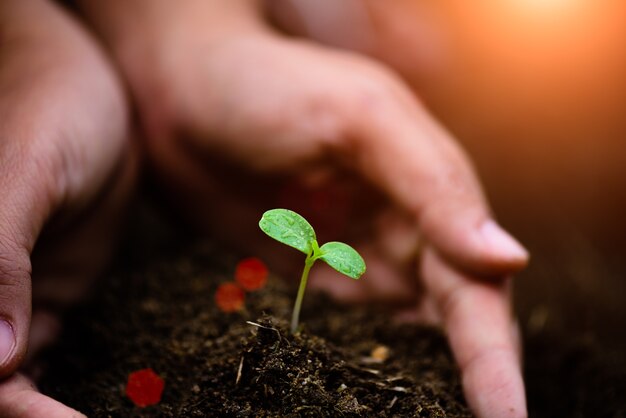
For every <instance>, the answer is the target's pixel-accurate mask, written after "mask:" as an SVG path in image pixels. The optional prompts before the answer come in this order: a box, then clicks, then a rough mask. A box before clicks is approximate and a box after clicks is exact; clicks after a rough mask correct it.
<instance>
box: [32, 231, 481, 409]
mask: <svg viewBox="0 0 626 418" xmlns="http://www.w3.org/2000/svg"><path fill="white" fill-rule="evenodd" d="M169 254H170V255H169V256H166V257H163V256H162V255H160V256H158V257H156V256H155V257H154V258H152V259H151V260H149V261H148V262H147V263H140V264H141V265H139V266H137V267H136V268H135V269H131V270H132V271H125V272H119V273H113V274H111V275H110V276H109V277H108V278H107V279H106V280H105V281H104V282H103V283H102V285H101V287H100V288H99V289H98V292H97V294H96V296H95V297H94V299H93V300H92V301H91V303H90V304H88V305H85V306H83V307H81V308H78V309H76V310H74V311H73V312H71V313H70V314H68V315H67V322H66V328H65V333H64V336H63V338H62V339H61V342H60V343H59V345H57V346H56V347H55V348H53V349H52V350H50V351H49V352H48V353H47V354H46V356H45V358H46V360H47V361H46V362H45V365H46V373H45V377H44V379H43V380H42V382H41V384H40V387H41V388H42V390H43V391H44V392H45V393H47V394H49V395H50V396H53V397H54V398H56V399H58V400H60V401H61V402H63V403H65V404H68V405H70V406H72V407H74V408H76V409H78V410H79V411H81V412H84V413H86V414H87V415H88V416H90V417H132V416H136V417H213V416H215V417H229V416H231V417H361V416H363V417H470V416H472V415H471V413H470V412H469V409H468V407H467V406H466V404H465V401H464V398H463V394H462V389H461V386H460V378H459V372H458V370H457V367H456V365H455V364H454V362H453V360H452V357H451V354H450V351H449V349H448V346H447V344H446V341H445V338H444V337H443V336H442V334H441V333H440V332H439V331H437V330H435V329H432V328H426V327H422V326H416V325H407V324H404V325H397V324H393V323H392V321H390V319H389V317H388V316H386V315H384V314H382V313H380V312H379V311H378V310H376V309H374V308H371V309H368V308H367V307H363V306H360V307H355V306H351V307H347V306H340V305H337V304H335V303H333V302H332V301H331V300H330V299H329V298H327V297H325V296H324V295H322V294H316V293H314V292H309V294H307V295H306V297H305V301H304V308H303V312H302V315H301V319H302V321H303V324H302V327H301V330H300V331H299V332H297V333H295V334H291V333H289V332H288V323H287V319H288V318H289V317H290V314H291V308H292V306H291V304H292V303H293V302H292V301H293V296H294V294H295V287H294V286H292V285H286V284H285V283H284V282H283V281H281V280H279V279H278V278H277V277H274V276H270V278H269V281H268V285H267V286H266V287H264V288H263V289H261V290H258V291H255V292H250V293H247V294H246V301H245V309H244V310H243V311H240V312H236V313H224V312H222V311H220V309H219V308H218V307H217V305H216V303H215V300H214V295H215V292H216V289H217V286H218V285H219V284H220V283H225V282H228V281H232V280H233V272H234V269H235V265H236V262H237V261H238V258H237V257H234V256H232V255H228V254H224V253H223V252H220V251H218V250H217V249H216V247H215V245H213V244H210V243H200V244H194V245H190V246H188V247H185V249H184V250H180V251H178V254H177V255H171V252H170V253H169ZM339 279H343V278H342V277H339ZM148 367H149V368H152V369H153V370H154V371H155V372H156V373H157V374H158V375H159V376H160V377H162V378H163V379H164V381H165V390H164V392H163V397H162V400H161V402H160V403H159V404H157V405H153V406H148V407H145V408H139V407H137V406H135V405H134V404H133V403H132V402H131V400H130V399H129V398H128V397H127V396H126V395H125V386H126V382H127V379H128V375H129V373H131V372H133V371H136V370H140V369H144V368H148Z"/></svg>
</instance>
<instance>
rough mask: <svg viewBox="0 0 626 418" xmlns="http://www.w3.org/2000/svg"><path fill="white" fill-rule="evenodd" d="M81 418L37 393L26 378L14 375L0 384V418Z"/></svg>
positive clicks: (79, 414)
mask: <svg viewBox="0 0 626 418" xmlns="http://www.w3.org/2000/svg"><path fill="white" fill-rule="evenodd" d="M41 417H48V418H83V417H85V415H83V414H81V413H80V412H78V411H76V410H74V409H72V408H69V407H67V406H65V405H63V404H62V403H60V402H57V401H55V400H54V399H52V398H49V397H47V396H45V395H42V394H41V393H38V392H37V389H36V388H35V385H33V383H32V382H31V381H30V380H29V379H27V378H26V377H24V376H22V375H20V374H15V375H13V376H11V377H10V378H8V379H7V380H5V381H2V382H0V418H41Z"/></svg>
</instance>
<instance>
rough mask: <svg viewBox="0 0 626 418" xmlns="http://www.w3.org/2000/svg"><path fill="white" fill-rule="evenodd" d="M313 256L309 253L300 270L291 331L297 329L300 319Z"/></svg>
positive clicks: (313, 259) (313, 260)
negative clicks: (300, 275)
mask: <svg viewBox="0 0 626 418" xmlns="http://www.w3.org/2000/svg"><path fill="white" fill-rule="evenodd" d="M314 263H315V258H314V257H313V254H309V255H308V256H307V258H306V260H305V261H304V270H302V277H301V278H300V287H298V295H297V296H296V303H295V304H294V305H293V314H292V315H291V333H292V334H293V333H295V332H296V330H297V329H298V321H299V320H300V308H301V307H302V299H304V291H305V290H306V283H307V280H308V279H309V270H311V267H313V264H314Z"/></svg>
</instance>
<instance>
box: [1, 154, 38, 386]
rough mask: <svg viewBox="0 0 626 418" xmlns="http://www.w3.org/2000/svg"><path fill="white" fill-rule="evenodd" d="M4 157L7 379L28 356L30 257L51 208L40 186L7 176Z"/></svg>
mask: <svg viewBox="0 0 626 418" xmlns="http://www.w3.org/2000/svg"><path fill="white" fill-rule="evenodd" d="M0 155H1V157H0V172H1V173H3V175H2V176H0V190H3V198H2V199H1V200H0V377H4V376H6V375H8V374H10V373H11V372H13V371H14V370H15V369H16V368H17V366H18V364H19V363H20V362H21V360H22V359H23V357H24V355H25V353H26V347H27V344H28V333H29V326H30V315H31V265H30V253H31V251H32V248H33V245H34V242H35V238H36V236H37V234H38V232H39V230H40V229H41V225H42V223H43V220H44V219H45V218H46V217H47V215H48V208H49V206H50V204H49V202H47V201H46V199H44V198H43V196H47V192H45V191H42V190H39V187H38V186H35V185H37V182H36V181H33V180H32V179H28V176H27V175H25V176H23V177H21V178H16V177H17V176H13V175H5V174H4V173H11V172H15V171H11V170H8V167H7V165H8V162H7V158H6V157H7V153H2V154H0ZM19 171H20V172H22V173H33V174H36V173H37V170H35V171H31V170H19ZM29 180H30V181H29Z"/></svg>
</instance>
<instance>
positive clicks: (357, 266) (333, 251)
mask: <svg viewBox="0 0 626 418" xmlns="http://www.w3.org/2000/svg"><path fill="white" fill-rule="evenodd" d="M320 250H321V251H322V254H323V255H322V256H321V257H320V258H321V259H322V260H324V261H325V262H326V263H328V265H329V266H331V267H332V268H334V269H335V270H337V271H338V272H339V273H343V274H345V275H346V276H348V277H351V278H353V279H358V278H359V277H361V275H363V273H365V261H363V258H362V257H361V256H360V255H359V253H358V252H357V251H356V250H355V249H354V248H352V247H351V246H349V245H348V244H344V243H343V242H327V243H326V244H324V245H322V247H321V248H320Z"/></svg>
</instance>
